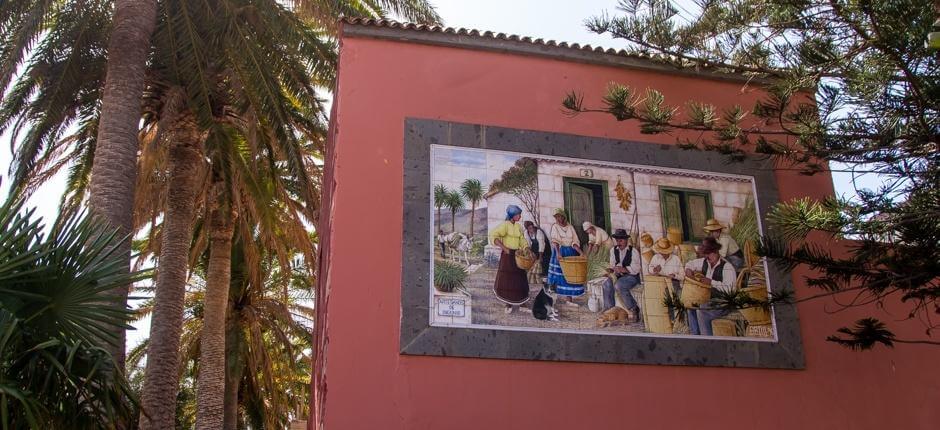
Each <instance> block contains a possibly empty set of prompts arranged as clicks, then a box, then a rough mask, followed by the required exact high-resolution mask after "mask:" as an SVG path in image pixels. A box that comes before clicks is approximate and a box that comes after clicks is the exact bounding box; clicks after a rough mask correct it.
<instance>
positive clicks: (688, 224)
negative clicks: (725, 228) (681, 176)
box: [659, 187, 712, 242]
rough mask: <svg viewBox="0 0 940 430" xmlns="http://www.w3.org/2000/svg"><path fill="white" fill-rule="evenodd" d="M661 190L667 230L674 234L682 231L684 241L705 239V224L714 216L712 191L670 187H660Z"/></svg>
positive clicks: (664, 222)
mask: <svg viewBox="0 0 940 430" xmlns="http://www.w3.org/2000/svg"><path fill="white" fill-rule="evenodd" d="M659 190H660V201H661V203H662V207H663V225H664V226H665V227H666V231H667V232H670V231H671V232H672V233H673V235H677V234H679V233H681V234H682V242H700V241H701V240H702V239H704V238H705V236H706V234H705V230H704V227H705V224H706V222H707V221H708V219H709V218H711V217H712V204H711V192H709V191H707V190H679V189H674V188H668V187H660V188H659ZM675 237H678V236H675Z"/></svg>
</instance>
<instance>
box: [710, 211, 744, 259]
mask: <svg viewBox="0 0 940 430" xmlns="http://www.w3.org/2000/svg"><path fill="white" fill-rule="evenodd" d="M705 231H706V232H707V233H708V235H709V236H711V237H713V238H715V240H716V241H718V244H719V245H721V252H720V253H719V254H720V255H721V258H724V259H725V260H728V262H729V263H731V265H732V266H734V269H735V270H741V268H742V267H744V252H743V251H741V247H739V246H738V242H736V241H735V240H734V238H733V237H731V235H730V234H728V233H725V226H723V225H721V223H720V222H718V220H716V219H714V218H710V219H709V220H708V221H705Z"/></svg>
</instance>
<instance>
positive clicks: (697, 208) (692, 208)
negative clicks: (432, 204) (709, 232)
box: [686, 192, 711, 241]
mask: <svg viewBox="0 0 940 430" xmlns="http://www.w3.org/2000/svg"><path fill="white" fill-rule="evenodd" d="M686 208H687V209H688V214H687V215H688V225H689V233H690V236H691V239H692V240H695V241H698V240H702V239H704V238H705V231H704V230H703V229H704V228H705V222H706V221H707V220H708V218H709V215H710V214H711V208H710V205H709V204H708V196H707V195H706V194H701V193H693V192H688V193H686Z"/></svg>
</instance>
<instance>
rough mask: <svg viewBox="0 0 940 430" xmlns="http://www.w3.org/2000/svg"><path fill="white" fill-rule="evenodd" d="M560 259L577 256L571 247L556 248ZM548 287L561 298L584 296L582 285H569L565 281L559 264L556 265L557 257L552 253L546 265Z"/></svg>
mask: <svg viewBox="0 0 940 430" xmlns="http://www.w3.org/2000/svg"><path fill="white" fill-rule="evenodd" d="M558 250H559V252H560V253H561V256H562V257H571V256H573V255H578V251H576V250H575V249H574V248H573V247H571V246H562V247H559V248H558ZM548 285H554V286H555V292H557V293H558V294H559V295H562V296H569V297H577V296H580V295H582V294H584V285H577V284H569V283H568V281H566V280H565V275H564V274H562V273H561V264H558V255H557V254H555V252H552V261H551V263H550V264H549V265H548Z"/></svg>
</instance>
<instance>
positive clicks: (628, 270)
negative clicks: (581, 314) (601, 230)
mask: <svg viewBox="0 0 940 430" xmlns="http://www.w3.org/2000/svg"><path fill="white" fill-rule="evenodd" d="M611 237H613V238H614V239H615V240H616V241H617V246H615V247H613V248H610V269H608V271H609V272H611V274H612V275H613V276H614V277H615V278H616V279H617V282H614V281H613V280H612V279H610V278H608V279H607V280H605V281H604V310H605V311H606V310H607V309H610V308H612V307H614V305H615V304H616V303H617V301H616V299H615V297H614V294H620V298H621V299H623V305H624V307H626V311H627V313H628V314H629V316H630V319H631V320H633V321H639V319H640V307H639V306H638V305H637V304H636V300H634V299H633V295H631V294H630V290H632V289H633V288H634V287H636V286H637V285H639V284H640V270H642V267H643V264H642V262H641V260H640V251H638V250H637V249H636V248H634V247H633V245H628V242H627V241H628V240H629V239H630V235H629V234H627V231H626V230H624V229H622V228H618V229H617V230H614V234H613V235H611Z"/></svg>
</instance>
